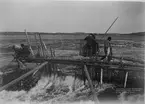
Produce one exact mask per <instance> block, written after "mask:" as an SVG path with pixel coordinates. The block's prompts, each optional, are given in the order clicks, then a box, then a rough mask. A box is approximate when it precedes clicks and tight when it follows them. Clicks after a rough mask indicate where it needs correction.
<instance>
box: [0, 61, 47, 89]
mask: <svg viewBox="0 0 145 104" xmlns="http://www.w3.org/2000/svg"><path fill="white" fill-rule="evenodd" d="M47 63H48V62H44V63H42V64H41V65H40V66H38V67H36V68H34V69H32V70H31V71H29V72H27V73H25V74H23V75H22V76H20V77H19V78H17V79H15V80H13V81H11V82H10V83H8V84H6V85H4V86H2V87H1V88H0V91H2V90H5V89H7V88H8V87H10V86H12V85H13V84H16V83H17V82H19V81H20V80H22V79H24V78H26V77H27V76H29V75H30V74H32V73H33V72H35V71H36V70H39V69H41V68H42V67H44V66H45V65H46V64H47Z"/></svg>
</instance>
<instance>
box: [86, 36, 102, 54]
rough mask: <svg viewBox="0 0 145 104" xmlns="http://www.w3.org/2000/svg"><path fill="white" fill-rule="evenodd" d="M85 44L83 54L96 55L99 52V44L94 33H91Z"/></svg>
mask: <svg viewBox="0 0 145 104" xmlns="http://www.w3.org/2000/svg"><path fill="white" fill-rule="evenodd" d="M84 40H85V45H84V46H83V56H84V57H87V56H88V57H90V56H95V55H96V53H97V52H99V45H98V43H97V42H96V40H95V35H94V34H89V36H87V37H86V38H85V39H84Z"/></svg>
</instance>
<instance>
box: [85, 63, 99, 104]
mask: <svg viewBox="0 0 145 104" xmlns="http://www.w3.org/2000/svg"><path fill="white" fill-rule="evenodd" d="M84 71H85V73H86V76H87V78H88V82H89V84H90V89H91V91H92V93H93V95H94V101H95V103H97V104H98V103H99V100H98V97H97V95H96V93H95V89H94V88H93V83H92V80H91V78H90V75H89V72H88V70H87V66H86V65H84Z"/></svg>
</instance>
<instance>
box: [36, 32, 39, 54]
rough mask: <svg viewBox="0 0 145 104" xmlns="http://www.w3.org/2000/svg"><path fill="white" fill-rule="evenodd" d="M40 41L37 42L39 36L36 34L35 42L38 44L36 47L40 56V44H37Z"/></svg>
mask: <svg viewBox="0 0 145 104" xmlns="http://www.w3.org/2000/svg"><path fill="white" fill-rule="evenodd" d="M37 41H38V40H37V34H35V42H36V47H37V50H38V51H37V53H36V54H39V55H40V48H39V44H38V42H37Z"/></svg>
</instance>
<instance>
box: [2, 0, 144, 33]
mask: <svg viewBox="0 0 145 104" xmlns="http://www.w3.org/2000/svg"><path fill="white" fill-rule="evenodd" d="M144 10H145V3H144V4H143V3H141V2H105V1H103V2H100V1H50V0H47V1H46V0H23V1H22V0H0V31H24V29H27V31H32V32H96V33H104V32H105V31H106V30H107V28H108V27H109V26H110V25H111V23H112V22H113V21H114V20H115V18H116V17H118V16H119V19H118V20H117V21H116V23H115V24H114V25H113V27H112V28H111V30H110V31H109V32H115V33H130V32H139V31H140V32H141V31H145V21H144V20H143V19H145V11H144Z"/></svg>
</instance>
